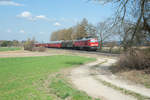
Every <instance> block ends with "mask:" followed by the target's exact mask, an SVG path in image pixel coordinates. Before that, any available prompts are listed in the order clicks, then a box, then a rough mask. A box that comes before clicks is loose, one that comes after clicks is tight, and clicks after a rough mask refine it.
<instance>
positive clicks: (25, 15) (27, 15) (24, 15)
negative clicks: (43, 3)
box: [20, 11, 32, 17]
mask: <svg viewBox="0 0 150 100" xmlns="http://www.w3.org/2000/svg"><path fill="white" fill-rule="evenodd" d="M20 16H21V17H31V16H32V15H31V13H30V12H28V11H24V12H22V13H21V14H20Z"/></svg>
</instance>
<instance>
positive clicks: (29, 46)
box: [24, 39, 35, 51]
mask: <svg viewBox="0 0 150 100" xmlns="http://www.w3.org/2000/svg"><path fill="white" fill-rule="evenodd" d="M34 43H35V41H34V40H30V39H28V40H27V41H26V42H25V44H24V50H28V51H33V48H34Z"/></svg>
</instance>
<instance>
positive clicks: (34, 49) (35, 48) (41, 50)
mask: <svg viewBox="0 0 150 100" xmlns="http://www.w3.org/2000/svg"><path fill="white" fill-rule="evenodd" d="M32 51H38V52H44V51H46V48H45V47H34V48H33V49H32Z"/></svg>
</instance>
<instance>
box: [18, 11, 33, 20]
mask: <svg viewBox="0 0 150 100" xmlns="http://www.w3.org/2000/svg"><path fill="white" fill-rule="evenodd" d="M17 17H20V18H25V19H28V20H32V21H33V20H34V18H33V16H32V14H31V12H29V11H24V12H22V13H21V14H19V15H17Z"/></svg>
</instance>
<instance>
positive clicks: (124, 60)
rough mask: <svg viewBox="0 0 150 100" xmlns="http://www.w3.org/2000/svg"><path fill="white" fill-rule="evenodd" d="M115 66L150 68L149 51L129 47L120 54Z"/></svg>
mask: <svg viewBox="0 0 150 100" xmlns="http://www.w3.org/2000/svg"><path fill="white" fill-rule="evenodd" d="M117 66H118V67H119V68H122V69H137V70H143V69H150V52H149V51H141V50H133V49H131V50H130V51H128V52H126V53H124V54H122V55H121V56H120V60H119V61H118V63H117Z"/></svg>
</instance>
